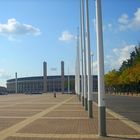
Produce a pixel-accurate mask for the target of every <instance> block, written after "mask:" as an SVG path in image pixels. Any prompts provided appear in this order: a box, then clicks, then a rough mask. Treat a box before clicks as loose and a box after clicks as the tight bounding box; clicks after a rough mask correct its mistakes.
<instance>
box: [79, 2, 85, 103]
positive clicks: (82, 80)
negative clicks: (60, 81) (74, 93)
mask: <svg viewBox="0 0 140 140" xmlns="http://www.w3.org/2000/svg"><path fill="white" fill-rule="evenodd" d="M80 46H81V89H82V97H81V98H82V105H83V106H84V70H83V69H84V62H83V38H82V1H81V0H80Z"/></svg>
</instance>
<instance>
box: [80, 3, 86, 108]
mask: <svg viewBox="0 0 140 140" xmlns="http://www.w3.org/2000/svg"><path fill="white" fill-rule="evenodd" d="M81 5H82V6H81V7H82V8H81V9H82V15H81V16H82V40H83V49H84V50H83V52H84V69H83V73H84V106H85V110H88V106H87V70H86V67H87V64H86V44H85V18H84V0H82V3H81Z"/></svg>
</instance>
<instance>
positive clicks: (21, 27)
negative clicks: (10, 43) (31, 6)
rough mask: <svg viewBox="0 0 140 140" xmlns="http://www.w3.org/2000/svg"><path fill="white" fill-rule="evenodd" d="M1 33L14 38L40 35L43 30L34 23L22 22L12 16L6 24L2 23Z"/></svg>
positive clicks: (0, 25)
mask: <svg viewBox="0 0 140 140" xmlns="http://www.w3.org/2000/svg"><path fill="white" fill-rule="evenodd" d="M0 34H1V35H4V36H7V37H8V38H9V39H11V40H12V39H14V38H16V37H18V36H25V35H35V36H36V35H40V34H41V31H40V30H39V29H38V28H36V27H34V26H32V25H29V24H24V23H20V22H19V21H17V20H16V19H14V18H12V19H8V21H7V23H6V24H1V23H0Z"/></svg>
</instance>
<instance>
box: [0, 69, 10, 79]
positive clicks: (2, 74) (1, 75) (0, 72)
mask: <svg viewBox="0 0 140 140" xmlns="http://www.w3.org/2000/svg"><path fill="white" fill-rule="evenodd" d="M9 77H10V76H9V74H8V73H7V72H6V71H5V70H4V69H0V78H1V79H8V78H9Z"/></svg>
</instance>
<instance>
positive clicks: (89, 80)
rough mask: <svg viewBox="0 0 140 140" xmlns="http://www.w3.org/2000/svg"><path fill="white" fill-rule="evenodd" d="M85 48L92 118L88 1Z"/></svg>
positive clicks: (89, 107) (90, 115)
mask: <svg viewBox="0 0 140 140" xmlns="http://www.w3.org/2000/svg"><path fill="white" fill-rule="evenodd" d="M86 48H87V82H88V116H89V118H92V117H93V111H92V94H91V91H92V85H91V51H90V30H89V11H88V0H86Z"/></svg>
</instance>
